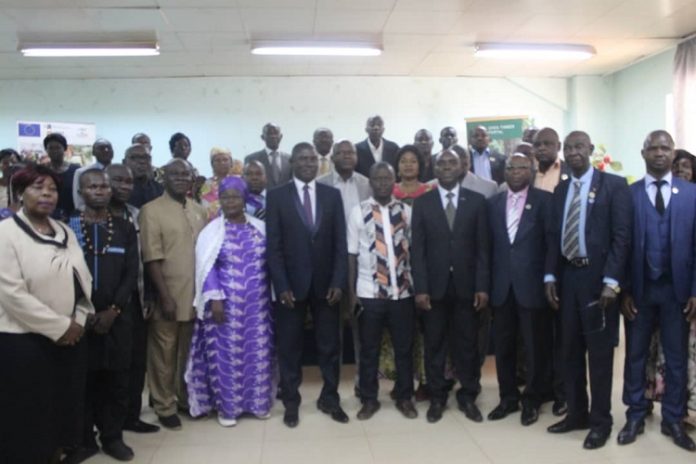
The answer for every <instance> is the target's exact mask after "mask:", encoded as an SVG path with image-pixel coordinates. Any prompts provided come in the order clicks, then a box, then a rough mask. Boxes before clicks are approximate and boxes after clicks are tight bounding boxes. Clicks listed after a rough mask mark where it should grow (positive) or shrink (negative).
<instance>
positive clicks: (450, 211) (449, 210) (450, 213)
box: [445, 192, 457, 230]
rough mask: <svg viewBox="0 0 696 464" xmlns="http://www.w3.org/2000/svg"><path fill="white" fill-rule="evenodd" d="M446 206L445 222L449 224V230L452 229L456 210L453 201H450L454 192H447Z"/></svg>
mask: <svg viewBox="0 0 696 464" xmlns="http://www.w3.org/2000/svg"><path fill="white" fill-rule="evenodd" d="M446 196H447V207H446V208H445V216H447V224H449V228H450V230H453V229H454V216H455V215H456V214H457V210H456V209H455V208H454V203H452V198H454V193H452V192H447V195H446Z"/></svg>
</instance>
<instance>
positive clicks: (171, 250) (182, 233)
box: [138, 192, 207, 321]
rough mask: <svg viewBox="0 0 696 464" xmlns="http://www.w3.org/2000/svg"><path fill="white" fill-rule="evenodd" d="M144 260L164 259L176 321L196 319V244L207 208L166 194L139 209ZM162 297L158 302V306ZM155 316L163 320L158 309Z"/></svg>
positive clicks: (163, 264)
mask: <svg viewBox="0 0 696 464" xmlns="http://www.w3.org/2000/svg"><path fill="white" fill-rule="evenodd" d="M138 219H139V222H140V237H141V240H142V242H141V243H142V248H143V263H149V262H152V261H161V262H162V275H163V276H164V280H165V284H166V285H167V288H168V289H169V293H170V295H171V296H172V298H173V299H174V301H176V320H177V321H190V320H192V319H193V318H194V310H193V298H194V296H195V293H194V280H195V276H194V268H195V262H196V261H195V249H194V246H195V243H196V239H197V238H198V234H199V233H200V231H201V230H202V229H203V227H204V226H205V224H206V222H207V216H206V211H205V209H204V208H203V207H202V206H200V205H199V204H197V203H195V202H194V201H193V200H191V199H189V198H187V199H186V203H185V204H182V203H180V202H178V201H176V200H175V199H173V198H172V197H171V196H170V195H169V194H168V193H166V192H165V193H164V194H163V195H162V196H161V197H159V198H157V199H156V200H153V201H151V202H150V203H147V204H146V205H145V206H143V207H142V209H141V210H140V217H139V218H138ZM158 300H159V299H157V300H156V302H155V304H156V305H159V304H160V303H159V301H158ZM153 317H154V318H155V319H160V318H161V317H162V311H161V309H160V308H156V310H155V311H154V314H153Z"/></svg>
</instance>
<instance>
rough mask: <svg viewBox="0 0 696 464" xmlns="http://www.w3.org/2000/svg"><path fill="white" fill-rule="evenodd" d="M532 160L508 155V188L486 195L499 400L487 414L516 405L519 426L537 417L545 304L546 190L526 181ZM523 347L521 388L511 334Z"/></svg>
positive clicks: (495, 416) (494, 417) (511, 409)
mask: <svg viewBox="0 0 696 464" xmlns="http://www.w3.org/2000/svg"><path fill="white" fill-rule="evenodd" d="M532 176H533V173H532V160H531V159H530V158H527V157H526V156H524V155H523V154H521V153H515V154H514V155H512V156H511V157H510V159H508V161H507V166H506V168H505V181H506V182H507V185H508V190H507V191H505V192H501V193H499V194H497V195H495V196H494V197H492V198H491V199H489V200H488V204H489V208H488V212H489V214H488V217H489V222H490V228H491V242H492V244H493V259H492V273H491V274H492V276H493V278H492V283H491V286H492V290H491V304H492V306H493V325H494V335H495V339H494V340H495V365H496V371H497V373H498V386H499V389H500V404H499V405H498V406H497V407H496V408H495V409H494V410H493V411H491V413H490V414H489V415H488V419H489V420H498V419H502V418H504V417H506V416H507V415H508V414H510V413H512V412H515V411H518V410H519V402H520V399H521V400H522V416H521V422H522V425H530V424H533V423H534V422H536V421H537V419H538V418H539V406H540V405H541V400H542V398H541V394H542V393H543V389H544V387H545V386H544V385H543V380H544V378H543V376H544V375H545V369H544V363H545V362H547V357H546V356H545V353H544V347H545V346H547V343H545V342H544V339H545V337H548V336H549V334H548V332H547V331H548V328H547V326H548V314H547V312H546V311H548V309H547V308H548V306H547V303H546V298H545V297H544V265H545V259H546V251H547V250H548V247H549V237H550V233H551V224H550V214H549V213H550V208H551V194H550V193H548V192H544V191H543V190H538V189H535V188H533V187H531V186H530V184H531V182H532ZM519 335H521V336H522V341H523V346H524V350H525V361H526V363H525V364H526V369H525V374H526V376H525V380H526V382H525V388H524V391H523V393H522V396H521V398H520V392H519V390H518V388H517V376H516V372H517V339H518V336H519Z"/></svg>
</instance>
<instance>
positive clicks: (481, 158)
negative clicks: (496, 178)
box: [471, 147, 493, 180]
mask: <svg viewBox="0 0 696 464" xmlns="http://www.w3.org/2000/svg"><path fill="white" fill-rule="evenodd" d="M490 155H491V151H490V150H489V149H488V148H486V149H485V150H483V152H482V153H479V152H478V150H476V149H475V148H474V147H471V157H472V158H473V160H472V161H473V164H474V172H475V173H476V175H477V176H479V177H482V178H484V179H488V180H493V176H492V175H491V160H490V159H488V157H489V156H490Z"/></svg>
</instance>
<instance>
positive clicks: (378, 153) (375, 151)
mask: <svg viewBox="0 0 696 464" xmlns="http://www.w3.org/2000/svg"><path fill="white" fill-rule="evenodd" d="M367 145H368V146H369V147H370V151H371V152H372V156H373V157H374V158H375V163H379V162H380V161H382V150H383V149H384V140H381V139H380V141H379V147H375V146H374V145H372V141H371V140H370V138H369V137H368V139H367Z"/></svg>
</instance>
